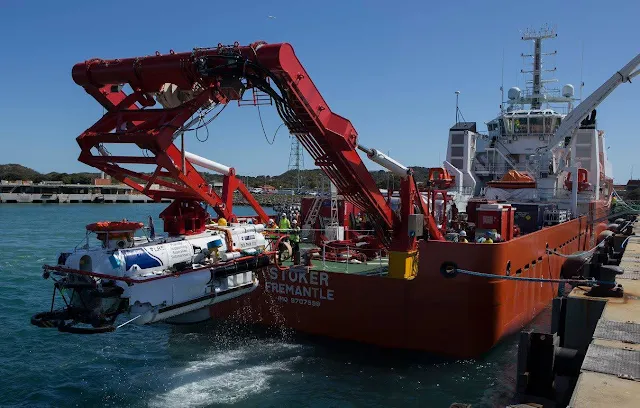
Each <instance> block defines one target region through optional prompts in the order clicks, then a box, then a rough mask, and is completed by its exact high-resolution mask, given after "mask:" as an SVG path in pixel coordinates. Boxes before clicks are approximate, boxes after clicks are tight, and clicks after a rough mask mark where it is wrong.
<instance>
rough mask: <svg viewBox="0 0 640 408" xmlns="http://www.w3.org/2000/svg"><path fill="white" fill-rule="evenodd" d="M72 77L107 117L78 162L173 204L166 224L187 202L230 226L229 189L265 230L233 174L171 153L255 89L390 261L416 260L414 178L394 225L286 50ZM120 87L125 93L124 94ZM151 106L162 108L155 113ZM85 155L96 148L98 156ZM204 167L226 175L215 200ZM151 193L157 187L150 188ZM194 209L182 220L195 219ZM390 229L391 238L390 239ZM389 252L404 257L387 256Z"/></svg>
mask: <svg viewBox="0 0 640 408" xmlns="http://www.w3.org/2000/svg"><path fill="white" fill-rule="evenodd" d="M72 76H73V79H74V81H75V82H76V83H77V84H78V85H80V86H82V87H83V88H84V89H85V90H86V92H87V93H89V94H90V95H91V96H93V97H94V98H95V99H96V100H97V101H98V102H99V103H100V104H101V105H102V106H103V107H104V108H105V109H106V113H105V114H104V116H103V117H102V118H100V119H99V120H98V121H97V122H96V123H95V124H94V125H93V126H91V127H90V128H89V129H87V130H86V131H84V132H83V133H82V134H81V135H80V136H79V137H78V138H77V141H78V144H79V145H80V148H81V153H80V157H79V160H80V161H82V162H83V163H86V164H88V165H91V166H93V167H96V168H99V169H100V170H102V171H104V172H105V173H107V174H109V175H111V176H113V177H114V178H116V179H118V180H120V181H122V182H124V183H126V184H128V185H130V186H131V187H133V188H135V189H136V190H138V191H140V192H142V193H144V194H146V195H148V196H150V197H152V198H153V199H155V200H160V199H161V198H173V199H176V200H175V201H174V203H173V204H172V205H171V206H170V207H169V208H168V209H167V210H165V213H167V214H165V215H167V216H169V217H171V216H173V218H172V219H173V221H174V224H175V223H176V222H178V224H179V221H180V220H182V217H183V216H182V212H181V207H189V208H190V209H191V210H193V208H194V206H193V203H199V202H202V203H206V204H208V205H210V206H211V207H212V208H213V209H214V210H215V211H216V213H217V214H218V215H219V216H220V217H225V218H228V219H231V220H233V219H234V218H235V216H234V215H233V212H232V195H233V191H234V190H236V189H237V190H239V191H240V192H241V193H242V194H243V195H244V196H245V198H246V199H247V200H248V201H249V203H250V204H251V205H252V206H253V208H254V209H255V210H256V212H257V213H258V215H259V217H260V218H261V220H262V221H263V222H264V221H266V214H265V213H264V211H263V210H262V209H261V208H260V206H259V205H258V203H257V202H256V201H255V199H254V198H253V197H252V196H251V194H250V193H249V192H248V190H247V189H246V187H245V186H244V184H243V183H242V182H241V181H240V180H239V179H237V178H236V177H235V171H234V170H233V169H232V168H228V169H229V170H228V171H227V170H226V169H227V168H226V167H224V168H220V166H218V165H217V164H213V165H212V164H211V163H207V161H206V159H203V158H199V157H196V156H194V155H192V154H188V153H187V152H186V151H185V150H184V143H183V144H182V146H181V147H178V146H176V145H175V144H174V140H175V139H176V135H179V134H181V133H184V132H186V131H190V130H192V129H193V128H194V126H196V127H197V126H198V123H199V122H198V121H196V124H195V125H193V123H194V119H192V120H191V121H190V122H189V123H188V124H187V125H185V122H187V121H189V119H190V118H192V117H193V116H194V115H198V114H199V113H200V114H202V112H203V111H205V112H209V111H210V110H211V109H212V108H214V107H217V106H222V107H224V106H225V105H226V104H228V103H229V102H230V101H234V100H236V101H240V100H241V99H242V95H243V93H244V92H245V91H247V90H252V91H255V90H256V89H257V90H259V91H261V92H264V93H266V94H267V95H269V96H270V97H271V98H272V100H273V101H274V104H275V107H276V109H277V111H278V114H279V115H280V117H281V118H282V120H283V121H284V123H285V125H286V126H287V128H288V129H289V131H290V133H291V134H292V135H294V136H296V137H297V138H298V139H299V140H300V143H301V144H302V145H303V146H304V147H305V149H306V150H307V151H308V152H309V154H310V155H311V156H312V157H313V159H314V162H315V165H316V166H318V167H319V168H321V169H322V170H323V171H324V173H325V174H326V175H327V176H328V177H329V179H330V180H331V181H332V183H333V184H334V185H335V186H336V187H337V189H338V191H339V192H340V194H342V195H343V196H344V198H345V199H346V200H348V201H350V202H352V203H353V204H355V205H356V206H357V207H359V208H360V209H361V210H363V211H365V212H366V213H367V214H369V215H370V216H371V217H372V220H373V221H374V222H373V224H374V225H375V226H376V229H377V231H376V232H377V235H378V237H379V239H380V240H381V242H382V243H383V244H384V245H385V246H387V247H389V248H390V249H391V250H392V252H391V258H397V259H399V260H400V261H402V263H403V264H405V265H407V264H411V262H408V261H407V259H408V257H413V258H415V257H414V254H410V255H407V253H409V252H411V253H415V249H416V248H415V237H411V236H409V235H410V234H408V233H406V231H407V230H406V225H407V222H408V218H409V216H410V215H411V214H413V212H414V211H413V208H414V205H416V206H418V207H419V208H420V210H421V211H423V210H426V208H425V204H424V203H423V201H422V200H421V199H420V195H419V194H418V193H417V189H416V188H415V182H414V181H413V177H412V175H411V174H405V177H404V178H403V183H402V186H403V191H404V193H403V197H406V198H407V199H405V200H403V201H402V212H401V214H402V217H398V216H397V215H396V214H395V213H394V212H393V211H392V209H391V207H390V203H388V202H387V201H386V199H385V197H384V196H383V194H382V193H381V192H380V190H379V189H378V188H377V186H376V183H375V181H374V179H373V177H372V176H371V174H370V173H369V171H368V170H367V168H366V167H365V165H364V163H363V162H362V159H361V158H360V156H359V155H358V152H357V147H358V141H357V140H358V134H357V132H356V130H355V129H354V127H353V125H352V124H351V122H350V121H349V120H347V119H345V118H344V117H342V116H340V115H338V114H336V113H334V112H332V111H331V109H329V106H328V105H327V103H326V101H325V100H324V98H323V97H322V95H321V94H320V92H319V91H318V89H317V88H316V86H315V84H314V83H313V81H312V80H311V78H310V77H309V75H308V73H307V71H306V70H305V69H304V67H303V66H302V64H301V63H300V61H299V60H298V58H297V57H296V55H295V53H294V51H293V48H292V47H291V45H290V44H287V43H281V44H267V43H265V42H255V43H253V44H251V45H249V46H240V45H239V44H238V43H235V44H233V45H230V46H225V45H222V44H219V45H218V46H217V47H212V48H195V49H193V51H191V52H185V53H175V52H174V51H173V50H172V51H170V52H169V54H166V55H162V54H160V53H159V52H156V54H155V55H152V56H145V57H136V58H125V59H113V60H102V59H92V60H88V61H85V62H82V63H79V64H76V65H75V66H74V67H73V71H72ZM125 85H128V86H129V87H130V88H131V90H132V92H131V93H128V94H127V93H125V92H124V90H125V89H126V88H125V87H124V86H125ZM156 102H157V103H159V104H161V105H162V108H157V107H156V105H157V103H156ZM183 137H184V136H183ZM182 140H184V139H182ZM112 143H115V144H125V143H128V144H135V145H137V146H138V147H139V148H140V149H141V150H144V151H147V152H149V154H148V155H142V156H114V155H109V154H108V152H107V151H106V149H105V147H104V145H106V144H112ZM92 149H98V150H99V151H98V154H97V155H96V154H94V153H93V152H92ZM105 153H107V154H106V155H105ZM372 157H380V156H376V154H374V155H373V156H372ZM203 163H204V164H208V165H210V166H209V167H208V168H212V167H213V168H214V169H216V170H217V171H219V170H223V171H222V173H223V174H224V187H223V192H222V197H220V196H218V195H217V194H216V192H215V191H213V189H211V188H210V186H209V185H208V183H207V182H206V181H205V180H204V178H203V177H202V176H201V175H200V174H199V173H198V172H197V171H196V169H195V168H194V166H193V165H194V164H198V165H203ZM214 163H215V162H214ZM122 164H150V165H154V166H155V169H154V171H153V173H152V174H151V175H149V174H145V173H143V172H140V171H137V170H133V169H128V168H125V167H123V166H122ZM205 167H207V166H206V165H205ZM154 184H155V185H159V186H161V187H162V188H153V187H152V186H153V185H154ZM172 207H173V208H172ZM191 210H189V211H186V213H189V214H192V211H191ZM423 214H425V226H426V227H427V229H428V230H429V232H430V234H431V237H432V238H435V239H443V238H442V234H441V233H440V231H439V230H438V229H437V228H435V227H434V225H435V222H433V221H432V220H431V221H429V219H430V216H429V213H428V212H427V211H424V212H423ZM189 217H192V215H189ZM189 217H187V218H189ZM190 219H191V218H189V220H190ZM189 223H190V224H191V223H192V222H191V221H189ZM176 225H177V224H176ZM182 230H186V231H187V232H188V231H189V229H188V228H183V229H182ZM391 230H393V231H395V233H394V235H393V236H392V235H391V234H389V231H391ZM403 232H404V233H403ZM183 233H184V231H183ZM394 250H395V251H397V252H398V253H402V254H401V255H397V256H394V255H393V254H394V252H393V251H394ZM413 258H411V259H413ZM390 262H391V263H394V262H399V261H394V259H390ZM410 267H411V268H413V267H412V266H410ZM390 269H391V268H390ZM405 269H406V268H405ZM405 275H406V274H403V276H405Z"/></svg>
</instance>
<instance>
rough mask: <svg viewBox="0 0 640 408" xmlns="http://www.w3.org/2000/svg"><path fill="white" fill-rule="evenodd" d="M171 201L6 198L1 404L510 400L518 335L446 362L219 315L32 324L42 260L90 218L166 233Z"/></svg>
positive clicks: (39, 307)
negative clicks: (96, 328)
mask: <svg viewBox="0 0 640 408" xmlns="http://www.w3.org/2000/svg"><path fill="white" fill-rule="evenodd" d="M165 207H166V204H0V301H1V304H0V406H3V407H5V406H7V407H9V406H24V407H76V406H79V407H87V406H111V407H124V406H126V407H217V406H237V407H289V406H291V407H360V406H363V407H413V406H415V407H448V406H449V405H450V404H451V403H453V402H466V403H471V404H474V405H473V406H474V407H482V406H487V407H492V406H504V405H505V404H506V403H508V402H509V401H510V398H511V396H512V395H513V392H514V388H515V375H516V354H517V343H516V338H515V337H511V338H509V339H506V340H505V341H504V342H503V343H502V344H500V345H499V346H497V347H495V348H494V349H493V350H491V351H490V352H488V353H486V354H485V355H484V356H482V357H481V358H479V359H475V360H446V359H440V358H437V357H433V356H428V355H425V354H423V353H414V352H411V353H408V352H399V351H390V350H383V349H379V348H376V347H370V346H365V345H361V344H353V343H344V342H339V341H331V340H326V339H321V338H317V337H313V338H311V337H307V336H302V335H299V334H295V333H292V332H290V331H287V330H277V329H260V328H255V327H243V326H239V325H237V324H230V323H226V324H225V323H219V322H208V323H204V324H198V325H189V326H170V325H167V324H156V325H151V326H135V325H133V324H131V325H128V326H125V327H123V328H122V329H120V330H118V331H116V332H114V333H107V334H99V335H76V334H68V333H60V332H58V331H57V330H55V329H42V328H37V327H35V326H32V325H31V324H30V322H29V319H30V317H31V316H32V315H33V314H35V313H37V312H40V311H44V310H48V308H49V306H50V302H51V293H52V283H51V281H50V280H43V279H42V277H41V275H42V269H41V266H42V264H44V263H55V262H56V259H57V254H58V253H59V252H60V251H63V250H69V249H72V248H74V247H75V246H76V245H78V244H82V243H83V238H84V227H85V225H86V224H89V223H92V222H96V221H101V220H121V219H123V218H127V219H128V220H131V221H134V220H136V221H142V222H145V223H147V219H148V216H149V215H152V216H154V218H155V225H156V228H157V229H158V230H159V231H160V230H161V228H162V223H161V222H160V220H159V219H158V218H157V215H158V214H159V213H160V212H161V211H162V209H164V208H165ZM237 212H238V214H239V215H248V214H250V213H251V210H250V209H248V208H241V207H240V208H238V209H237ZM548 320H549V312H548V311H545V312H544V313H542V315H541V316H540V317H539V318H538V319H537V320H536V326H539V327H542V328H546V327H548V324H549V322H548ZM381 325H384V322H381ZM381 330H384V327H381Z"/></svg>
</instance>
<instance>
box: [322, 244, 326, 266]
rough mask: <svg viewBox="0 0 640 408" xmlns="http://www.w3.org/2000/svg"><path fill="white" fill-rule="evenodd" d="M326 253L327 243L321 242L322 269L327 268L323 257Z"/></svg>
mask: <svg viewBox="0 0 640 408" xmlns="http://www.w3.org/2000/svg"><path fill="white" fill-rule="evenodd" d="M326 253H327V244H326V243H324V242H323V243H322V267H323V268H324V269H327V264H326V262H325V261H326V258H325V256H326Z"/></svg>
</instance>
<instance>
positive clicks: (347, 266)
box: [347, 245, 350, 273]
mask: <svg viewBox="0 0 640 408" xmlns="http://www.w3.org/2000/svg"><path fill="white" fill-rule="evenodd" d="M349 256H350V255H349V245H347V273H349V259H350V258H349Z"/></svg>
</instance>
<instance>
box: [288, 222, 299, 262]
mask: <svg viewBox="0 0 640 408" xmlns="http://www.w3.org/2000/svg"><path fill="white" fill-rule="evenodd" d="M289 242H290V243H291V250H292V252H293V264H294V265H300V227H298V221H297V220H295V219H294V220H293V221H292V222H291V231H290V232H289Z"/></svg>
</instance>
